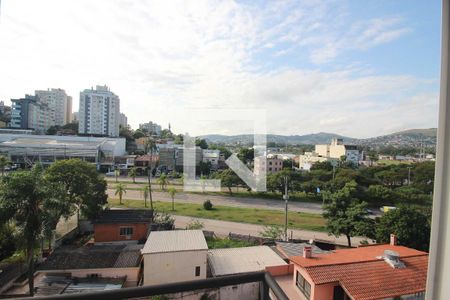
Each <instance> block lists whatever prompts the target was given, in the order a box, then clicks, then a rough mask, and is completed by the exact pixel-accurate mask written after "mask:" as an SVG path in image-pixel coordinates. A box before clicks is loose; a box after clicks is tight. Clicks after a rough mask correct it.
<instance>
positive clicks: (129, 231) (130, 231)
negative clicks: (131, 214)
mask: <svg viewBox="0 0 450 300" xmlns="http://www.w3.org/2000/svg"><path fill="white" fill-rule="evenodd" d="M120 235H123V236H130V235H133V227H120Z"/></svg>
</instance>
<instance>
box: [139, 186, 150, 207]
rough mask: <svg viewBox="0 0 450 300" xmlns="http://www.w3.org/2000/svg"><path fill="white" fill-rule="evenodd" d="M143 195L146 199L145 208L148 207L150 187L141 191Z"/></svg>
mask: <svg viewBox="0 0 450 300" xmlns="http://www.w3.org/2000/svg"><path fill="white" fill-rule="evenodd" d="M141 194H142V196H143V197H144V207H147V198H148V196H149V194H150V188H149V187H148V185H144V186H143V187H142V189H141Z"/></svg>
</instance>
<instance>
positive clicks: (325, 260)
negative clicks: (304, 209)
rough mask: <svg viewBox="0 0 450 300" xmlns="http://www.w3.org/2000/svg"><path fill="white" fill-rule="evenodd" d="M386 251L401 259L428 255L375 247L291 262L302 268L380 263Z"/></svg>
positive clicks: (392, 246)
mask: <svg viewBox="0 0 450 300" xmlns="http://www.w3.org/2000/svg"><path fill="white" fill-rule="evenodd" d="M384 250H392V251H396V252H398V253H399V255H400V258H404V257H410V256H418V255H427V253H426V252H422V251H418V250H415V249H411V248H407V247H403V246H394V245H374V246H367V247H359V248H352V249H338V250H335V251H331V252H329V253H323V254H315V255H314V253H313V256H312V257H311V258H304V257H303V256H294V257H291V261H292V262H294V263H295V264H297V265H299V266H302V267H313V266H314V267H317V266H326V265H337V264H348V263H357V262H368V261H378V260H379V259H378V258H377V257H378V256H383V255H384Z"/></svg>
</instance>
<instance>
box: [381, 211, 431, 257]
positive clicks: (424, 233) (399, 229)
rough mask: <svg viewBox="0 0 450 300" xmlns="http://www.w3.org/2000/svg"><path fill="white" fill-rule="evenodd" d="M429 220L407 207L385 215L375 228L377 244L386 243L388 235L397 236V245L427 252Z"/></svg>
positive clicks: (422, 214)
mask: <svg viewBox="0 0 450 300" xmlns="http://www.w3.org/2000/svg"><path fill="white" fill-rule="evenodd" d="M430 230H431V226H430V220H429V218H428V217H427V215H425V214H424V213H422V212H420V211H418V210H416V209H414V208H412V207H409V206H401V207H399V208H398V209H394V210H390V211H388V212H387V213H385V214H384V215H383V216H382V217H381V218H380V219H379V221H378V223H377V226H376V239H377V242H379V243H388V242H389V238H390V234H391V233H393V234H396V235H397V242H398V244H399V245H403V246H406V247H410V248H414V249H418V250H423V251H428V247H429V243H430Z"/></svg>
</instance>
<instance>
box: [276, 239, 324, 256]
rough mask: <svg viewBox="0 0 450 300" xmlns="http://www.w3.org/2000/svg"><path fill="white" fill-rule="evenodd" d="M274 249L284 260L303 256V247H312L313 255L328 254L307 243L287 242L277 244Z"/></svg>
mask: <svg viewBox="0 0 450 300" xmlns="http://www.w3.org/2000/svg"><path fill="white" fill-rule="evenodd" d="M276 244H277V245H276V248H277V250H278V252H280V253H281V254H282V255H283V256H284V257H285V258H291V257H293V256H298V255H302V254H303V248H304V247H305V246H309V247H312V253H313V254H323V253H328V251H325V250H322V249H320V248H319V247H317V246H316V245H311V244H307V243H288V242H277V243H276Z"/></svg>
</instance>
